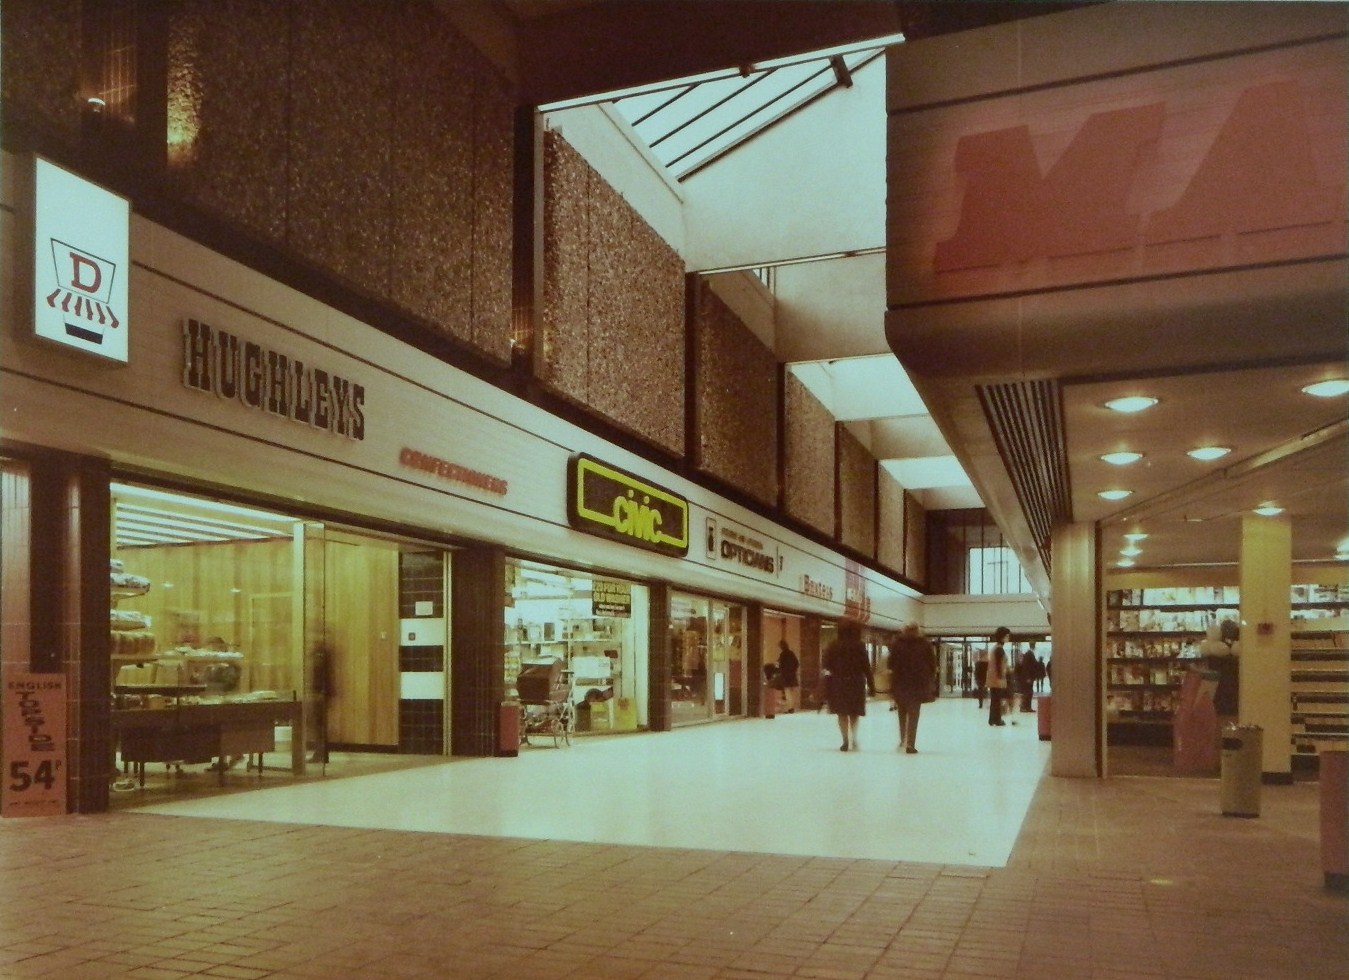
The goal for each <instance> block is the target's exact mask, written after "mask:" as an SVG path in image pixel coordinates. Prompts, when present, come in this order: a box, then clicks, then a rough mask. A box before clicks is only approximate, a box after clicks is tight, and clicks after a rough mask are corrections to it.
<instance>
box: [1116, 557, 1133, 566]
mask: <svg viewBox="0 0 1349 980" xmlns="http://www.w3.org/2000/svg"><path fill="white" fill-rule="evenodd" d="M1115 565H1116V567H1118V568H1133V567H1134V560H1133V559H1132V558H1121V559H1120V560H1119V561H1117V562H1115Z"/></svg>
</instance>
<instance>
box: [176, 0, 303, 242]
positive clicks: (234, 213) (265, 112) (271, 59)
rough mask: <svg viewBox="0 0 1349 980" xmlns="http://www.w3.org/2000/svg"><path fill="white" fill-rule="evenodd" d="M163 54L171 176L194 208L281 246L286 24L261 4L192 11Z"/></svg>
mask: <svg viewBox="0 0 1349 980" xmlns="http://www.w3.org/2000/svg"><path fill="white" fill-rule="evenodd" d="M169 45H170V65H169V75H170V87H169V93H168V98H169V113H170V127H171V128H170V133H169V137H170V146H169V152H170V157H169V159H170V166H171V171H170V172H171V173H172V174H173V176H174V178H175V180H176V181H177V183H178V185H179V187H180V188H181V189H182V190H183V191H184V192H185V193H186V194H187V196H188V197H189V198H191V199H193V200H194V201H195V202H196V203H197V204H199V205H201V206H202V207H204V208H206V209H207V210H209V211H213V212H215V213H217V214H220V215H222V216H224V217H225V218H227V219H228V220H229V221H230V222H232V223H233V224H236V225H238V226H240V227H242V228H243V229H244V230H245V231H247V232H249V233H252V234H256V235H260V236H262V237H263V238H266V239H268V240H270V241H273V242H278V243H279V242H284V241H285V238H286V205H287V174H288V172H289V169H290V147H289V142H290V132H289V97H288V93H289V92H290V90H291V77H290V76H291V65H290V18H289V16H288V15H287V14H286V13H285V10H284V8H278V7H277V6H276V5H274V4H269V3H267V2H266V0H224V2H220V3H205V2H196V3H189V4H185V5H183V6H182V7H181V8H179V11H178V13H177V14H176V15H175V16H174V18H173V20H172V22H171V24H170V41H169ZM175 125H176V126H181V127H183V131H182V132H176V131H175V129H174V127H175ZM177 153H181V154H183V156H182V157H181V158H179V157H177V156H175V154H177Z"/></svg>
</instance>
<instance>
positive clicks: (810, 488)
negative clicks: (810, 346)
mask: <svg viewBox="0 0 1349 980" xmlns="http://www.w3.org/2000/svg"><path fill="white" fill-rule="evenodd" d="M786 387H787V390H786V394H785V397H784V401H785V404H786V413H787V418H786V420H785V423H786V431H787V459H786V464H787V465H786V480H785V482H786V486H785V487H784V490H785V498H786V501H785V502H786V509H787V513H788V514H790V515H791V516H792V517H795V518H796V519H797V520H799V521H804V522H805V523H806V524H809V525H810V526H811V527H813V528H815V529H816V530H819V531H822V532H823V533H825V534H829V535H832V534H833V533H834V417H833V416H832V415H830V414H829V410H828V409H827V408H825V407H824V405H823V403H821V402H820V400H819V399H817V398H816V397H815V396H814V395H812V394H811V393H810V392H809V391H808V390H807V389H806V386H805V385H803V384H802V383H801V382H800V381H798V380H796V378H794V377H792V376H791V375H790V374H789V375H787V386H786Z"/></svg>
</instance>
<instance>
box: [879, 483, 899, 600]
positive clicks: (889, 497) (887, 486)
mask: <svg viewBox="0 0 1349 980" xmlns="http://www.w3.org/2000/svg"><path fill="white" fill-rule="evenodd" d="M876 482H877V493H876V497H877V500H878V505H879V507H880V537H879V538H878V539H877V541H876V560H877V561H878V562H880V563H881V564H882V565H884V566H885V567H886V568H888V569H890V571H892V572H894V573H895V574H897V575H903V574H904V488H903V487H902V486H900V485H899V481H898V480H896V479H895V478H894V477H893V476H891V475H890V474H889V473H887V472H886V471H885V470H884V469H882V470H879V471H878V474H877V477H876Z"/></svg>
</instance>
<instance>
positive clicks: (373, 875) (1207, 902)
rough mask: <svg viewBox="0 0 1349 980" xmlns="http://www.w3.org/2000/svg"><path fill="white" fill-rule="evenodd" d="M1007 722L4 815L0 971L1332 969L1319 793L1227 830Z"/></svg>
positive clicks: (674, 742) (958, 713)
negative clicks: (899, 736) (1065, 760)
mask: <svg viewBox="0 0 1349 980" xmlns="http://www.w3.org/2000/svg"><path fill="white" fill-rule="evenodd" d="M1018 720H1019V721H1021V722H1022V723H1021V724H1020V725H1017V726H1012V727H1008V728H1004V729H990V728H988V726H987V725H985V724H983V723H982V722H981V721H980V720H979V718H978V715H977V711H976V709H975V708H974V706H973V705H972V704H969V703H962V702H958V701H953V702H942V703H939V704H938V705H936V706H934V707H933V708H932V709H927V710H925V717H924V731H922V732H920V749H921V750H922V751H921V752H920V754H919V755H917V756H906V755H902V754H899V753H896V752H895V751H894V749H895V741H896V739H895V738H894V735H893V727H892V726H893V722H894V716H893V715H891V714H889V713H887V712H885V711H883V710H881V711H875V710H874V709H873V714H872V715H870V716H868V718H867V719H866V722H865V724H866V728H865V729H864V733H863V750H862V751H861V752H858V753H841V752H839V751H838V747H837V741H836V729H834V727H833V724H832V719H830V718H828V717H827V716H819V715H815V714H813V713H812V714H796V715H790V716H783V717H779V718H777V719H775V720H773V721H765V720H751V721H743V722H733V723H728V724H724V725H718V726H708V727H704V728H700V729H696V730H692V731H681V732H677V733H672V734H669V735H661V736H628V737H611V738H602V739H592V740H589V741H585V742H582V743H580V744H578V745H576V746H573V747H572V748H570V749H561V750H558V749H551V748H550V749H536V750H531V751H529V752H528V753H527V754H525V755H524V756H522V757H521V758H520V759H516V760H505V759H503V760H471V761H461V762H452V763H447V764H445V765H438V766H430V767H422V768H418V769H413V770H404V771H401V772H398V773H389V774H382V775H376V776H361V777H354V778H350V779H345V780H330V781H327V782H325V783H322V784H303V785H297V786H292V787H287V788H276V789H267V790H263V791H259V792H255V793H251V794H243V795H231V796H221V797H217V798H214V799H207V800H193V801H190V802H185V803H181V804H160V805H157V806H154V807H147V808H142V809H138V810H129V811H122V812H119V813H115V814H110V815H107V816H97V817H73V818H62V819H56V818H52V819H33V820H9V821H4V822H2V823H0V898H2V899H3V901H2V902H0V977H30V976H50V977H57V978H62V980H64V978H84V977H96V978H103V977H121V976H127V977H142V978H151V977H181V976H205V977H235V978H249V977H333V978H347V977H465V978H489V977H501V978H534V977H541V978H543V977H576V978H589V977H595V978H610V977H614V978H629V977H649V978H667V977H669V978H685V977H687V978H728V980H729V978H741V980H749V978H759V980H763V978H767V977H816V978H851V977H859V978H860V977H1025V978H1032V977H1034V978H1042V977H1044V978H1058V977H1062V978H1079V977H1196V978H1198V977H1203V978H1218V977H1223V978H1236V977H1270V978H1274V977H1278V978H1285V977H1286V978H1316V977H1336V978H1342V977H1344V976H1345V975H1346V964H1349V899H1346V898H1345V897H1344V896H1342V895H1337V894H1334V893H1328V892H1326V891H1325V890H1324V889H1323V888H1322V885H1321V870H1320V865H1319V857H1318V840H1317V833H1318V825H1317V816H1316V814H1317V802H1318V796H1317V788H1316V786H1315V785H1314V784H1307V783H1300V784H1297V785H1293V786H1286V787H1266V788H1265V790H1264V797H1263V808H1262V815H1261V817H1260V818H1259V819H1255V820H1237V819H1231V818H1223V817H1221V816H1219V815H1218V812H1217V811H1218V799H1217V794H1218V786H1217V783H1216V782H1215V781H1213V780H1206V779H1179V778H1116V779H1112V780H1107V781H1090V780H1064V779H1053V778H1050V777H1047V776H1043V775H1042V773H1043V769H1044V760H1045V758H1046V755H1045V751H1046V748H1047V747H1046V746H1044V745H1043V744H1041V743H1039V742H1038V741H1037V740H1036V739H1035V733H1034V728H1033V726H1031V725H1028V724H1026V722H1027V721H1028V720H1030V719H1028V718H1025V717H1024V716H1023V718H1021V719H1018ZM189 814H190V815H189ZM1023 814H1024V819H1023V818H1022V815H1023ZM497 833H502V834H509V835H510V836H505V837H498V836H489V835H492V834H497ZM1004 844H1006V845H1007V846H1006V847H1005V848H1004ZM962 847H963V848H965V851H964V853H963V854H962V853H961V848H962ZM971 852H972V853H971ZM816 855H825V856H816Z"/></svg>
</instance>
